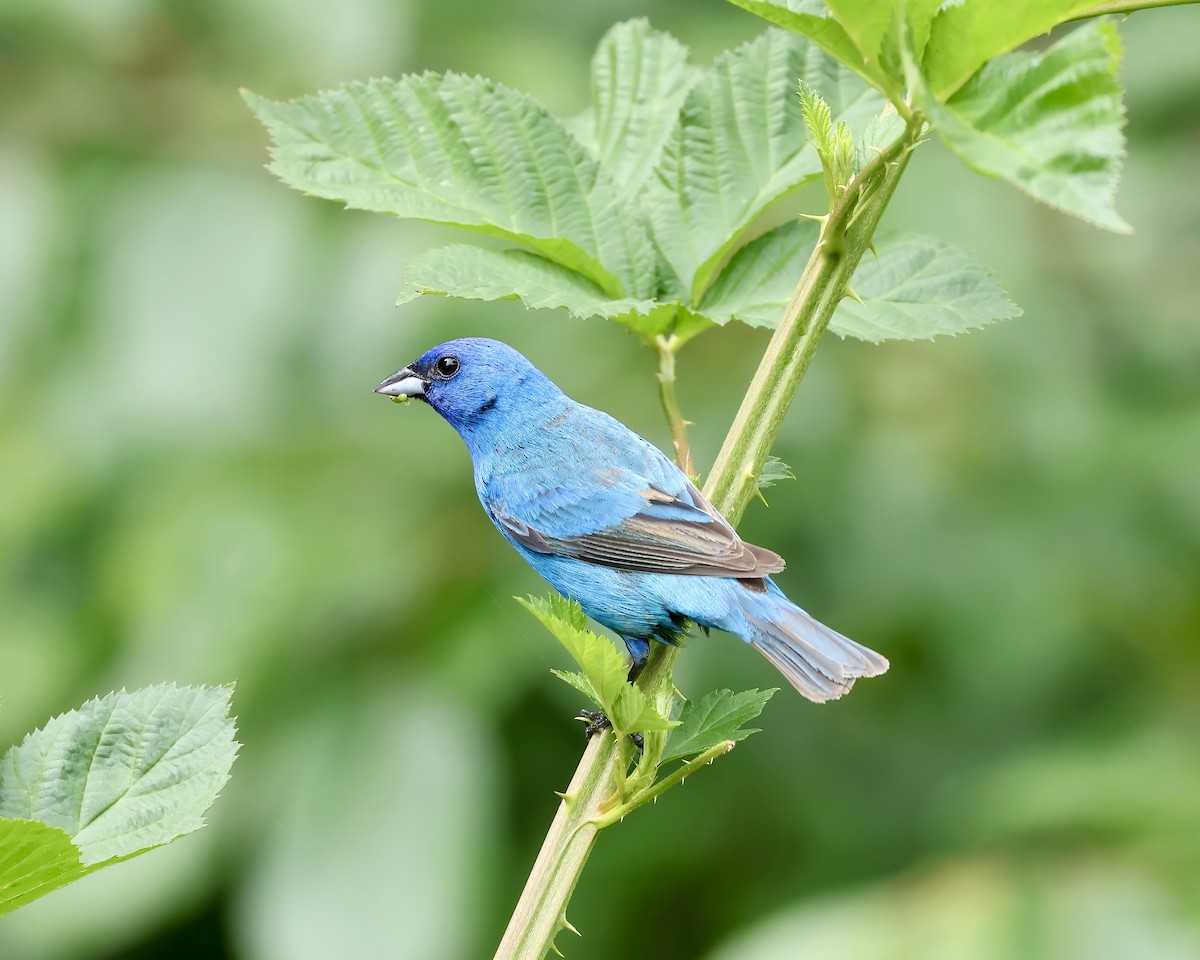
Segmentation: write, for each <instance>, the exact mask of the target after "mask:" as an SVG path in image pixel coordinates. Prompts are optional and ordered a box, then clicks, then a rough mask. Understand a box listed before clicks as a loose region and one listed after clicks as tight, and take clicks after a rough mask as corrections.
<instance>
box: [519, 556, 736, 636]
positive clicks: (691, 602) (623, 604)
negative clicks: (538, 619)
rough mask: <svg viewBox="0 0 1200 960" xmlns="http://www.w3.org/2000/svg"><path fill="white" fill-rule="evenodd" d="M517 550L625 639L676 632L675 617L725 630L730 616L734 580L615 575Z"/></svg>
mask: <svg viewBox="0 0 1200 960" xmlns="http://www.w3.org/2000/svg"><path fill="white" fill-rule="evenodd" d="M517 549H518V550H519V551H520V552H521V554H522V555H523V556H524V557H525V559H526V560H527V561H528V562H529V565H530V566H531V567H533V568H534V570H536V571H537V572H538V573H539V574H541V576H542V577H543V578H544V579H545V580H546V581H547V582H548V583H549V584H550V585H551V586H552V587H554V589H555V590H557V591H558V592H559V593H561V594H562V595H563V596H565V597H569V598H570V599H572V600H574V601H576V602H577V603H578V604H579V605H580V607H582V608H583V612H584V613H586V614H587V615H588V616H589V617H591V618H592V619H593V620H595V621H596V622H597V623H601V624H603V625H604V626H606V627H608V628H609V629H610V630H613V631H615V632H616V633H618V634H619V635H621V636H622V637H651V636H653V635H655V634H656V633H657V632H658V631H659V630H660V629H661V628H666V629H672V628H673V627H674V623H673V621H672V617H671V614H672V613H674V614H676V615H682V616H684V617H687V618H689V619H691V620H695V621H697V622H699V623H702V624H708V625H712V626H720V623H721V621H723V620H724V619H725V617H726V616H727V614H728V612H729V599H728V596H727V592H726V591H727V589H728V586H729V583H730V581H727V580H724V579H723V578H719V577H692V576H680V575H676V574H662V573H641V572H638V571H633V570H615V569H613V568H612V567H604V566H599V565H597V564H594V563H585V562H584V561H582V560H575V559H573V558H570V557H557V556H553V555H548V554H540V553H533V552H532V551H530V550H526V549H524V548H522V547H519V546H518V547H517Z"/></svg>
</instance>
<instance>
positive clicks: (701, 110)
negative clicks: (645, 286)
mask: <svg viewBox="0 0 1200 960" xmlns="http://www.w3.org/2000/svg"><path fill="white" fill-rule="evenodd" d="M797 78H799V79H800V80H802V81H803V82H804V83H805V84H807V85H808V86H809V87H811V88H812V89H813V90H814V91H815V93H817V94H819V95H820V96H821V97H823V98H824V99H825V100H826V101H827V102H828V103H829V105H830V107H831V109H832V113H833V117H834V119H835V120H836V119H843V120H847V121H848V122H850V123H851V124H852V125H855V124H858V123H866V122H867V121H868V120H869V119H870V118H871V117H874V116H875V115H877V114H878V113H879V111H880V109H881V107H882V105H883V99H882V97H881V96H880V95H879V94H878V93H877V92H876V91H874V90H872V89H871V88H870V87H868V86H867V85H866V84H865V83H863V82H862V81H861V80H860V79H859V78H858V77H856V76H854V75H853V74H852V73H850V71H849V70H847V69H846V68H845V67H843V66H841V65H840V64H838V63H836V62H835V61H833V60H831V59H830V58H829V57H828V56H827V55H826V54H825V53H823V52H821V51H820V50H819V49H818V48H817V47H815V46H813V45H812V44H809V43H806V42H805V41H804V40H802V39H800V38H799V37H796V36H793V35H791V34H788V33H784V32H783V31H779V30H770V31H768V32H767V33H765V34H764V35H763V36H761V37H759V38H758V39H757V40H754V41H753V42H751V43H748V44H745V45H744V46H741V47H738V48H737V49H736V50H732V51H730V52H728V53H725V54H723V55H721V56H720V57H718V58H717V60H716V61H715V62H714V63H713V66H712V68H711V69H710V70H709V71H708V73H707V74H705V76H704V78H703V79H702V80H700V81H699V82H698V83H697V84H696V85H695V86H693V87H692V89H691V92H690V93H689V94H688V97H687V100H686V102H685V103H684V107H683V110H682V111H681V113H680V116H679V122H678V124H677V125H676V127H675V129H674V130H673V131H672V134H671V136H670V138H669V139H668V141H667V144H666V146H665V147H664V149H663V153H662V157H661V159H660V160H659V163H658V167H657V169H656V170H655V175H654V176H653V177H652V178H650V180H649V181H647V185H646V189H645V191H644V194H643V204H642V205H643V207H644V209H645V213H646V216H647V218H648V220H649V222H650V224H651V228H652V231H653V234H654V238H655V243H656V244H657V246H658V249H659V252H660V254H661V256H662V257H663V258H664V260H665V261H666V263H667V265H668V270H669V274H670V276H668V278H667V285H668V287H669V288H670V289H671V290H672V291H673V292H674V293H676V294H677V295H678V296H679V297H680V298H681V299H683V300H684V302H686V303H689V304H694V303H697V302H699V300H700V298H701V297H702V296H703V294H704V291H705V290H706V289H707V288H708V285H709V283H710V281H711V280H712V278H713V276H714V275H715V273H716V271H717V268H718V267H719V266H720V264H721V262H722V261H723V260H724V258H725V257H726V255H727V254H728V253H729V252H730V251H731V250H732V249H733V248H734V246H736V245H737V243H738V242H739V240H740V237H741V235H742V233H743V232H744V231H745V230H746V228H747V227H749V226H750V225H751V224H752V223H753V222H754V221H755V220H756V219H757V218H758V216H759V215H760V214H761V213H762V212H763V211H764V210H766V209H767V207H769V206H770V205H771V204H772V203H774V202H775V201H776V200H778V199H780V198H781V197H783V196H785V195H786V194H787V193H789V192H791V191H792V190H795V189H796V188H797V187H799V186H801V185H803V184H805V183H807V182H809V181H810V180H812V179H813V178H815V177H817V176H820V174H821V162H820V159H819V158H818V157H817V154H816V151H815V150H814V148H813V146H812V145H811V144H810V143H809V142H808V139H807V137H806V136H805V125H804V117H803V110H802V107H801V104H800V101H799V98H798V97H797V96H796V95H795V90H796V81H797Z"/></svg>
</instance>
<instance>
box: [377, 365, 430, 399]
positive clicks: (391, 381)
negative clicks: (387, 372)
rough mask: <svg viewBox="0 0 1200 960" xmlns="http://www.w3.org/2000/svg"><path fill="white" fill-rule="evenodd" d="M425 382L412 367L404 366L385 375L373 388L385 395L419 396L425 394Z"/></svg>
mask: <svg viewBox="0 0 1200 960" xmlns="http://www.w3.org/2000/svg"><path fill="white" fill-rule="evenodd" d="M426 383H427V381H426V380H425V379H424V378H423V377H419V376H417V373H416V371H414V370H413V369H412V367H405V368H404V369H403V370H397V371H396V372H395V373H393V374H392V375H391V376H390V377H387V378H386V379H385V380H384V381H383V382H382V383H381V384H380V385H379V386H377V387H376V388H375V392H376V393H382V394H383V395H384V396H385V397H421V396H424V395H425V384H426Z"/></svg>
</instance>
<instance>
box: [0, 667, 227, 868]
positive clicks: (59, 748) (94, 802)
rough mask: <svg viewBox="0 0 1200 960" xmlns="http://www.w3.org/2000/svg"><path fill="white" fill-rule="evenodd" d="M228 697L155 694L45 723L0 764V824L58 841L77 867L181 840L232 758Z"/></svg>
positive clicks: (197, 691)
mask: <svg viewBox="0 0 1200 960" xmlns="http://www.w3.org/2000/svg"><path fill="white" fill-rule="evenodd" d="M231 693H232V690H231V688H229V687H215V688H204V687H184V688H178V687H175V686H167V685H160V686H156V687H148V688H146V689H144V690H138V691H136V692H134V693H126V692H125V691H121V692H120V693H110V694H109V695H108V696H106V697H103V698H100V699H96V700H89V701H88V702H87V703H86V704H84V705H83V706H82V707H81V708H80V709H78V710H72V711H70V712H69V713H64V714H63V715H62V716H59V717H55V718H54V719H53V720H51V721H50V722H49V723H47V724H46V726H45V727H43V728H42V729H41V730H38V731H36V732H34V733H31V734H30V735H29V736H27V737H26V738H25V740H24V742H23V743H21V745H20V746H16V747H13V748H12V749H11V750H9V752H8V753H7V754H6V755H5V757H4V759H3V760H2V761H0V817H10V818H17V819H25V820H40V821H41V822H43V823H46V824H48V825H50V826H52V827H58V828H60V829H62V830H64V831H66V833H67V834H68V835H69V836H70V837H71V839H72V841H73V842H74V844H75V845H76V846H77V847H78V848H79V850H80V854H81V861H82V863H83V864H85V865H91V864H97V863H101V862H102V861H106V860H112V859H114V858H119V857H129V856H133V855H134V854H137V853H141V852H143V851H145V850H147V849H149V848H151V847H156V846H159V845H161V844H164V843H169V842H170V841H171V840H174V839H175V838H176V837H180V836H183V835H184V834H186V833H191V832H192V831H193V830H196V829H198V828H199V827H201V826H203V823H204V821H203V819H202V817H203V814H204V811H205V810H207V809H208V807H209V805H210V804H211V803H212V802H213V800H214V799H216V796H217V792H218V791H219V790H220V789H221V787H222V786H223V785H224V784H225V781H226V780H228V779H229V768H230V765H231V764H232V763H233V759H234V756H235V754H236V752H237V744H236V743H235V742H234V740H233V735H234V725H233V720H232V718H230V716H229V698H230V695H231Z"/></svg>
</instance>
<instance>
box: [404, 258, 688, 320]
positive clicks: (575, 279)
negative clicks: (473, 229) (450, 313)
mask: <svg viewBox="0 0 1200 960" xmlns="http://www.w3.org/2000/svg"><path fill="white" fill-rule="evenodd" d="M429 295H444V296H450V297H459V298H462V299H466V300H514V299H515V300H520V301H521V302H522V303H523V304H525V306H527V307H529V308H530V309H545V308H551V309H553V308H557V307H562V308H564V309H566V311H567V312H568V313H569V314H570V315H571V316H573V317H606V318H608V319H610V320H616V321H617V322H618V323H621V324H623V325H624V326H627V327H629V328H630V329H632V330H635V331H637V332H638V333H642V334H644V335H646V336H651V337H652V336H654V335H656V334H659V333H663V332H665V331H666V330H667V329H668V328H669V327H670V326H671V323H672V321H673V320H674V318H675V312H676V309H677V304H673V303H668V304H660V303H657V302H656V301H654V300H631V299H628V298H626V299H623V300H611V299H609V297H608V296H607V295H606V294H605V293H604V291H603V290H601V289H600V288H599V287H597V286H596V285H595V284H594V283H592V282H591V281H590V280H588V279H587V278H586V277H583V276H580V275H579V274H578V273H576V272H575V271H574V270H568V269H567V268H566V267H563V266H560V265H559V264H557V263H554V262H552V261H550V260H547V259H546V258H545V257H542V256H539V255H538V254H536V253H531V252H529V251H528V250H513V249H508V250H496V249H492V248H489V247H477V246H473V245H472V244H467V243H458V244H451V245H449V246H446V247H436V248H434V249H433V250H429V251H427V252H426V253H423V254H421V255H420V256H418V257H416V258H415V259H413V260H410V261H409V262H408V265H407V266H406V267H405V270H404V287H403V289H402V290H401V291H400V297H399V300H398V302H399V303H408V302H410V301H412V300H415V299H417V298H418V297H421V296H429Z"/></svg>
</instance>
